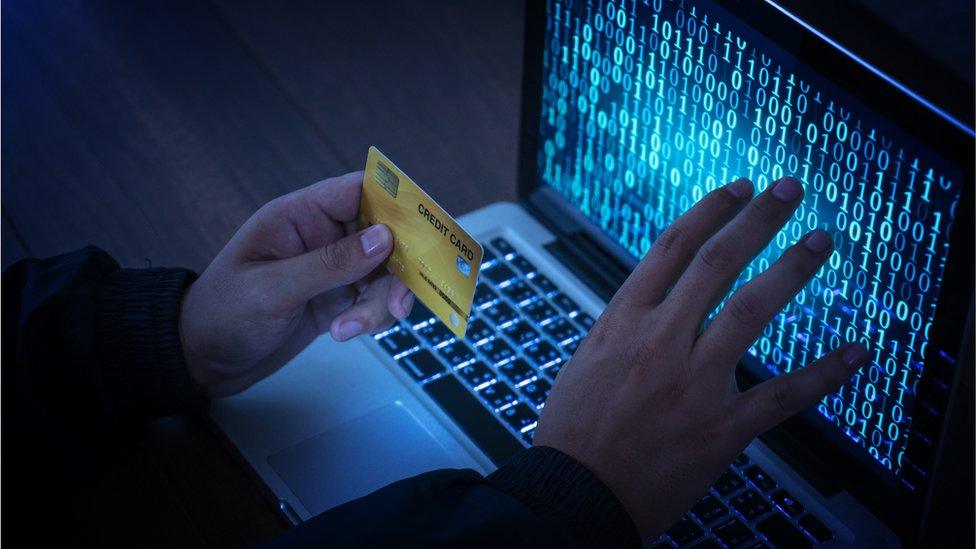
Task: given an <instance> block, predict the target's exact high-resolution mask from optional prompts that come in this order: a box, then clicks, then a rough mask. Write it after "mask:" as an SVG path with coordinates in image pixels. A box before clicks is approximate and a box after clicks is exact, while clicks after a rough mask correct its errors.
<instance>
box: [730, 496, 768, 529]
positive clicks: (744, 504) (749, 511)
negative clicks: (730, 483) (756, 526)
mask: <svg viewBox="0 0 976 549" xmlns="http://www.w3.org/2000/svg"><path fill="white" fill-rule="evenodd" d="M729 505H731V506H732V507H733V508H734V509H735V510H736V511H738V512H739V514H741V515H742V516H743V517H745V519H746V521H748V522H752V521H754V520H756V519H757V518H759V517H761V516H763V515H765V514H766V513H768V512H770V511H771V510H772V509H773V508H772V506H771V505H770V504H769V502H768V501H766V499H765V498H764V497H763V496H761V495H759V492H757V491H755V490H753V489H752V488H749V489H748V490H743V491H741V492H739V493H738V494H736V495H734V496H732V497H731V498H729Z"/></svg>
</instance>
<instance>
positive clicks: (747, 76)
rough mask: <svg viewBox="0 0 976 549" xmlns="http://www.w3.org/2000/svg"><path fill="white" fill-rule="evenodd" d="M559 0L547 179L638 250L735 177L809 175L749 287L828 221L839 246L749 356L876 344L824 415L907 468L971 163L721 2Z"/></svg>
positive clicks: (553, 9)
mask: <svg viewBox="0 0 976 549" xmlns="http://www.w3.org/2000/svg"><path fill="white" fill-rule="evenodd" d="M547 11H548V17H547V20H548V24H547V29H546V38H545V40H546V42H545V48H544V59H543V75H542V86H543V89H542V95H541V109H542V111H541V117H540V118H541V121H540V128H539V130H540V139H539V143H540V146H539V151H538V156H537V166H538V170H539V174H538V175H539V177H540V178H541V180H542V181H543V182H544V183H545V184H546V185H548V186H550V187H552V188H554V189H555V190H556V191H558V192H559V193H560V194H561V195H562V196H563V197H565V198H566V199H567V200H569V201H570V202H571V203H572V204H574V205H575V206H576V207H578V208H579V209H580V210H581V211H582V212H583V213H584V214H585V215H586V216H587V217H588V218H589V219H590V220H591V221H593V222H594V223H596V224H597V225H598V226H599V227H601V228H602V229H603V230H604V231H605V232H606V233H607V234H608V235H609V236H610V237H611V238H613V239H614V240H615V241H616V242H618V243H619V244H620V245H621V246H623V247H624V248H625V249H626V250H628V251H629V252H630V253H631V254H632V255H633V256H635V257H638V258H639V257H642V256H643V255H644V253H645V252H646V251H647V250H648V249H649V248H650V246H651V244H652V243H653V241H654V239H655V238H656V237H657V235H659V234H660V233H661V231H662V230H663V229H664V228H665V227H666V226H667V225H668V224H669V223H671V222H672V221H673V220H674V219H675V218H676V217H678V216H679V215H681V214H682V213H684V212H685V211H686V210H687V209H688V208H689V207H691V205H692V204H694V203H695V202H696V201H697V200H699V199H701V198H702V197H703V196H704V195H705V194H706V193H707V192H709V191H711V190H713V189H715V188H717V187H719V186H721V185H723V184H725V183H728V182H731V181H733V180H734V179H736V178H738V177H747V178H749V179H751V180H752V181H753V182H754V183H755V185H756V187H757V191H762V190H764V189H766V188H767V187H768V186H769V185H770V183H771V182H772V181H775V180H776V179H778V178H780V177H782V176H784V175H793V176H796V177H797V178H798V179H800V180H801V181H803V182H804V185H805V189H806V198H805V199H804V202H803V204H802V205H801V206H800V207H799V209H798V210H797V211H796V213H795V214H794V216H793V217H792V218H791V220H790V222H789V223H788V224H787V226H786V227H785V228H784V229H783V230H782V231H780V232H779V233H778V234H777V235H776V237H775V238H774V239H773V242H772V243H771V244H770V246H769V247H768V248H767V249H766V250H764V251H763V252H762V253H761V254H760V255H759V256H758V257H757V258H756V259H755V261H753V263H752V264H751V265H749V267H748V268H747V269H746V270H745V272H744V273H743V275H742V277H741V278H740V279H739V280H738V282H737V283H736V286H739V285H741V284H742V283H744V282H745V281H747V280H749V279H751V278H753V277H755V276H756V275H757V274H758V273H760V272H762V271H763V270H765V269H767V268H768V267H769V266H770V264H771V263H772V262H774V261H775V260H776V259H777V258H778V257H779V255H780V254H781V253H782V251H783V250H785V249H786V248H787V247H789V246H790V245H792V244H793V243H794V242H796V241H797V240H799V239H800V238H801V237H802V236H803V235H804V234H806V233H807V232H809V231H811V230H813V229H816V228H822V229H825V230H827V231H828V232H829V233H830V234H831V235H833V239H834V244H835V251H834V252H833V253H832V254H831V256H830V258H829V260H828V261H827V263H826V264H825V265H824V267H823V268H822V269H821V270H820V271H819V272H818V273H817V275H816V277H815V278H814V280H813V281H812V282H811V283H810V284H809V285H808V286H806V288H804V289H803V290H802V291H801V292H800V294H799V295H798V296H797V297H796V298H795V299H794V300H793V301H791V302H790V303H789V304H788V305H787V306H786V307H785V308H784V309H783V310H782V311H781V312H780V314H778V315H777V316H776V317H775V319H774V321H773V322H772V323H770V324H769V325H768V326H767V327H766V329H765V330H764V332H763V333H762V335H761V337H760V339H759V340H758V341H757V342H756V344H755V345H754V346H753V347H752V348H751V349H750V350H749V354H751V355H752V356H754V357H755V358H756V359H757V360H759V361H761V362H762V364H764V365H765V366H766V368H767V369H768V370H770V371H771V372H772V373H774V374H781V373H785V372H789V371H791V370H794V369H796V368H800V367H802V366H803V365H805V364H807V363H809V362H811V361H813V360H814V359H816V358H818V357H820V356H822V355H823V354H825V353H826V352H828V351H829V350H831V349H833V348H836V347H838V346H840V345H841V344H843V343H844V342H847V341H860V342H863V343H864V344H866V345H867V346H868V348H869V349H870V351H871V362H870V364H869V366H865V367H864V368H863V369H862V372H861V373H860V374H858V375H857V376H856V377H855V378H853V379H852V381H851V382H850V383H848V384H847V385H846V386H845V387H843V388H842V389H841V390H839V391H838V392H836V393H834V394H831V395H828V396H827V397H825V398H824V399H823V401H822V402H821V403H820V405H819V407H818V409H819V411H820V413H821V414H822V415H823V416H824V417H825V418H826V419H827V421H830V422H832V423H834V424H835V425H837V426H838V427H839V428H840V429H841V430H842V431H843V432H844V433H845V434H846V435H847V436H848V437H849V438H851V439H852V440H854V441H856V442H857V443H859V444H860V445H862V446H864V447H865V448H866V449H867V451H868V452H870V454H871V456H873V457H874V458H875V459H876V460H877V461H878V462H879V463H880V464H881V465H883V466H884V467H886V468H888V469H890V470H892V471H893V472H895V473H896V474H897V473H899V472H900V471H901V469H902V467H904V466H907V465H908V464H907V463H906V462H905V460H903V454H904V449H905V446H906V442H907V437H908V433H909V431H910V429H911V410H912V406H913V396H914V394H915V388H916V386H917V384H918V381H919V379H920V376H921V372H922V367H923V362H924V357H925V356H926V354H927V353H928V352H931V351H930V350H929V349H927V343H928V330H929V327H930V326H931V323H932V320H933V316H934V312H935V304H936V298H937V297H938V292H939V287H940V283H941V280H942V273H943V269H944V266H945V260H946V256H947V253H948V247H949V244H948V241H949V239H948V235H949V230H950V224H951V221H952V218H953V214H954V212H955V207H956V204H957V202H958V200H959V178H960V175H959V173H958V171H957V170H956V169H955V168H953V167H951V165H949V164H948V163H946V162H945V161H944V160H942V159H941V158H939V157H937V156H935V155H934V154H933V153H932V152H930V151H929V150H928V149H926V148H925V147H924V146H922V145H921V144H920V143H918V142H917V141H915V140H913V139H912V138H910V137H908V136H907V135H906V134H904V133H903V132H901V131H899V130H898V129H896V128H895V127H894V126H892V125H891V124H890V123H889V122H887V121H886V120H884V119H882V118H881V117H880V116H879V115H878V114H876V113H874V112H872V111H871V110H870V109H869V108H867V107H865V106H864V105H863V104H861V103H860V102H857V101H856V100H854V99H853V98H851V97H850V96H849V95H848V94H846V93H844V92H842V91H841V90H840V89H839V88H837V87H836V86H835V85H833V84H831V83H830V82H829V81H828V80H827V79H825V78H823V77H822V76H820V75H817V74H815V73H813V72H812V71H811V70H810V69H808V68H806V67H805V66H803V65H801V64H800V63H798V62H797V60H796V59H795V58H794V57H792V56H791V55H790V54H788V53H787V52H785V51H784V50H782V49H780V48H779V47H778V46H775V45H774V44H772V43H771V42H770V41H768V39H765V38H764V37H762V36H761V35H760V34H758V33H756V32H755V31H754V30H752V29H750V28H748V27H746V26H745V25H744V24H742V23H741V22H740V21H738V20H736V19H734V18H733V17H731V16H730V15H728V14H727V13H726V12H724V11H722V10H721V9H720V8H718V7H716V6H715V5H714V4H712V3H710V2H704V1H702V2H698V1H690V0H685V1H679V0H671V1H668V0H653V1H652V0H636V1H635V0H626V1H617V0H612V1H607V0H590V1H587V0H576V1H562V2H559V1H555V0H548V2H547ZM923 474H924V472H923Z"/></svg>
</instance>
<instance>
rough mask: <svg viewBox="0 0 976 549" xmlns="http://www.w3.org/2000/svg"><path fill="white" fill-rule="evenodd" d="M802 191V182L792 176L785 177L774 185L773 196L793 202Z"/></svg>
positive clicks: (783, 200)
mask: <svg viewBox="0 0 976 549" xmlns="http://www.w3.org/2000/svg"><path fill="white" fill-rule="evenodd" d="M802 192H803V187H801V186H800V182H799V181H797V180H796V179H793V178H792V177H784V178H783V179H780V180H779V181H777V182H776V184H775V185H773V196H775V197H776V198H777V199H778V200H780V201H782V202H793V201H794V200H796V197H798V196H800V193H802Z"/></svg>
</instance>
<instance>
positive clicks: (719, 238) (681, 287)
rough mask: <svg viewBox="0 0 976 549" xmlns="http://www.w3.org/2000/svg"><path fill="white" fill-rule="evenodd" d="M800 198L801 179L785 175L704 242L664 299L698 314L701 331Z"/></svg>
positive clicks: (678, 308)
mask: <svg viewBox="0 0 976 549" xmlns="http://www.w3.org/2000/svg"><path fill="white" fill-rule="evenodd" d="M801 200H803V187H802V186H800V182H799V181H797V180H796V179H793V178H792V177H784V178H783V179H780V180H779V181H777V182H776V183H774V184H773V185H771V186H770V188H769V189H767V190H766V191H765V192H764V193H762V194H760V195H759V197H757V198H756V199H755V200H753V201H752V202H751V203H750V204H749V205H748V206H746V207H745V209H743V210H742V211H741V212H739V215H737V216H735V219H733V220H732V221H730V222H729V223H728V224H727V225H725V227H723V228H722V229H721V230H720V231H719V232H718V233H717V234H716V235H715V236H713V237H711V238H709V239H708V241H707V242H705V244H703V245H702V246H701V248H700V249H699V250H698V253H697V254H696V255H695V258H694V259H693V260H692V261H691V265H689V266H688V269H687V270H685V272H684V274H682V275H681V278H679V279H678V282H677V283H676V284H675V286H674V289H673V290H672V291H671V293H670V294H669V295H668V297H667V299H666V300H665V302H666V303H668V306H669V307H674V309H675V310H676V311H680V312H681V313H682V314H684V315H687V316H692V317H694V318H695V320H696V321H695V322H694V323H690V324H689V329H690V330H692V331H697V329H698V323H699V322H700V321H701V320H703V319H704V318H705V315H706V314H708V312H709V311H711V309H712V307H714V305H715V303H716V301H718V299H719V297H721V296H722V295H723V294H724V293H725V292H726V291H727V290H728V287H729V285H730V284H731V283H732V281H733V280H735V277H736V276H738V274H739V273H740V272H741V271H742V269H743V268H744V267H745V266H746V265H747V264H748V263H749V261H751V260H752V258H753V257H755V256H756V254H757V253H759V251H760V250H762V249H763V248H765V247H766V245H767V244H769V241H770V240H771V239H772V238H773V235H775V234H776V232H777V231H778V230H779V229H780V227H782V226H783V224H784V223H785V222H786V220H787V219H788V218H789V216H790V214H791V213H792V212H793V210H795V209H796V207H797V206H799V205H800V201H801Z"/></svg>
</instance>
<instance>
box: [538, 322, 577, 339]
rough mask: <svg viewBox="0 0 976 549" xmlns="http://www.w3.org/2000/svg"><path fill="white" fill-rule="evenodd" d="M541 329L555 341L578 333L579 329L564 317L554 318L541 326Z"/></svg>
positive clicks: (573, 336)
mask: <svg viewBox="0 0 976 549" xmlns="http://www.w3.org/2000/svg"><path fill="white" fill-rule="evenodd" d="M542 331H543V332H545V333H546V335H548V336H549V337H551V338H553V339H554V340H556V341H565V340H567V339H572V338H575V337H576V336H578V335H580V331H579V329H578V328H577V327H576V326H573V325H572V324H571V323H570V322H569V321H568V320H566V319H565V318H556V319H555V320H553V321H552V322H550V323H549V324H546V325H545V326H543V327H542Z"/></svg>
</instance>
